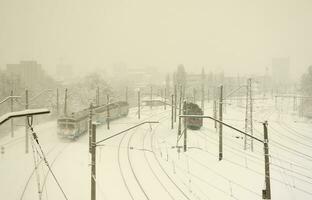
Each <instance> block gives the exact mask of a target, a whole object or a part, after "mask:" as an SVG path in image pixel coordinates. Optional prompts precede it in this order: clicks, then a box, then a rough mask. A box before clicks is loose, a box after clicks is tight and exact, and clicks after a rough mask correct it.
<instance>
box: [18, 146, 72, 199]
mask: <svg viewBox="0 0 312 200" xmlns="http://www.w3.org/2000/svg"><path fill="white" fill-rule="evenodd" d="M69 145H70V144H66V145H65V146H64V147H62V148H61V150H60V151H59V152H58V153H57V154H56V155H55V157H54V159H53V161H52V162H51V163H50V166H51V167H52V166H53V165H54V163H55V161H56V160H57V158H59V156H60V155H61V154H62V153H63V152H64V150H65V149H66V148H67V147H68V146H69ZM58 146H59V145H55V146H53V147H52V148H51V149H50V150H49V151H48V152H47V153H46V156H49V155H51V153H52V152H54V150H55V149H57V147H58ZM43 162H44V160H43V158H42V157H41V158H40V160H39V162H38V163H37V164H36V165H35V166H34V168H33V170H32V171H31V173H30V175H29V176H28V178H27V181H26V183H25V186H24V188H23V191H22V194H21V195H20V198H19V199H20V200H22V199H23V198H24V196H25V193H26V190H27V188H28V186H29V184H30V181H31V179H32V178H33V177H34V175H35V173H36V170H38V169H39V166H40V165H41V164H42V163H43ZM48 174H49V171H47V173H46V175H45V178H44V182H43V185H42V187H41V191H43V188H44V186H45V183H46V180H47V176H48ZM39 195H40V196H41V195H42V193H40V194H39Z"/></svg>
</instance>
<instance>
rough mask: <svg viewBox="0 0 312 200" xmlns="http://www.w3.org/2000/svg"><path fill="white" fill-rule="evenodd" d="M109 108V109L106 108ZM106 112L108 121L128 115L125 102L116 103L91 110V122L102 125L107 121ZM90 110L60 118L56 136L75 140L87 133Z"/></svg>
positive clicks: (127, 106) (127, 107)
mask: <svg viewBox="0 0 312 200" xmlns="http://www.w3.org/2000/svg"><path fill="white" fill-rule="evenodd" d="M107 106H109V107H107ZM107 110H109V116H110V117H109V119H110V120H114V119H117V118H120V117H124V116H127V115H128V112H129V105H128V103H127V102H125V101H118V102H114V103H110V104H108V105H102V106H97V107H94V108H93V120H94V121H95V122H96V123H98V124H103V123H105V122H106V120H107ZM89 115H90V109H89V108H87V109H84V110H81V111H78V112H75V113H72V114H71V115H68V116H61V117H59V118H58V119H57V135H58V136H59V137H61V138H68V139H76V138H78V137H79V136H80V135H82V134H84V133H86V132H87V131H88V120H89Z"/></svg>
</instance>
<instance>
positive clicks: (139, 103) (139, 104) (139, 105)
mask: <svg viewBox="0 0 312 200" xmlns="http://www.w3.org/2000/svg"><path fill="white" fill-rule="evenodd" d="M140 96H141V95H140V90H138V119H140V117H141V102H140V101H141V100H140Z"/></svg>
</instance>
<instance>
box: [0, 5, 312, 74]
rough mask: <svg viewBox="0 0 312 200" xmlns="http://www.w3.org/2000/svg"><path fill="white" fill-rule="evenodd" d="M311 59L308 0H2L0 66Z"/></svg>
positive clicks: (304, 62) (260, 68) (227, 65)
mask: <svg viewBox="0 0 312 200" xmlns="http://www.w3.org/2000/svg"><path fill="white" fill-rule="evenodd" d="M288 56H289V57H290V60H291V67H292V71H293V73H294V76H295V77H298V76H299V75H300V74H301V73H303V72H305V70H306V68H307V67H308V65H311V64H312V1H311V0H261V1H260V0H218V1H210V0H154V1H152V0H132V1H131V0H94V1H86V0H52V1H51V0H50V1H48V0H45V1H44V0H0V66H2V67H4V66H5V64H7V63H17V62H19V60H29V59H36V60H38V62H40V63H42V64H43V65H44V67H46V68H48V67H49V68H53V67H55V65H56V64H58V63H60V60H61V58H62V59H63V62H65V63H70V64H72V65H73V66H74V67H75V68H76V69H79V70H80V71H81V72H83V71H84V70H90V69H95V68H100V67H103V68H104V67H105V66H109V65H111V64H112V63H118V62H125V63H126V64H127V65H128V66H144V65H153V66H159V67H161V68H163V69H164V70H172V69H174V68H176V66H177V65H178V64H180V63H183V64H184V65H185V66H186V70H187V71H188V72H191V71H192V70H193V71H198V72H199V71H200V68H201V67H202V66H206V67H207V70H209V68H211V69H220V68H223V69H224V70H225V72H226V73H229V74H237V73H240V74H243V73H252V72H261V73H264V68H265V67H269V66H270V64H271V58H272V57H288Z"/></svg>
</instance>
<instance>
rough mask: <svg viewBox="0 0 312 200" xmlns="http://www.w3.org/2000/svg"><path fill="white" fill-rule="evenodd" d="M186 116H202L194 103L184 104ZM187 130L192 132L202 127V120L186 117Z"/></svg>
mask: <svg viewBox="0 0 312 200" xmlns="http://www.w3.org/2000/svg"><path fill="white" fill-rule="evenodd" d="M183 109H184V110H185V108H183ZM185 114H186V115H203V111H202V109H201V108H200V107H199V106H198V105H197V104H194V103H190V102H187V103H186V113H185ZM186 119H187V121H186V122H187V128H189V129H192V130H198V129H200V128H201V127H202V126H203V118H195V117H188V118H186Z"/></svg>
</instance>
